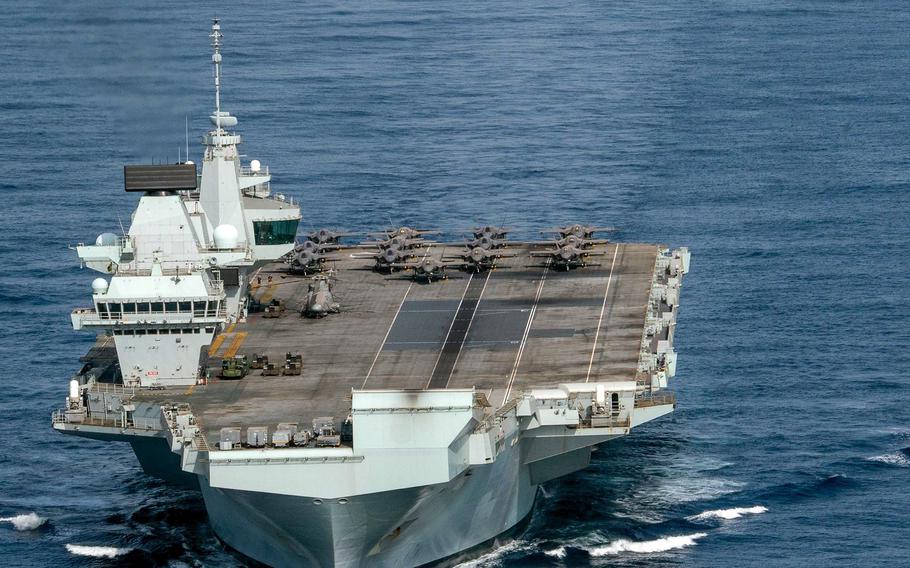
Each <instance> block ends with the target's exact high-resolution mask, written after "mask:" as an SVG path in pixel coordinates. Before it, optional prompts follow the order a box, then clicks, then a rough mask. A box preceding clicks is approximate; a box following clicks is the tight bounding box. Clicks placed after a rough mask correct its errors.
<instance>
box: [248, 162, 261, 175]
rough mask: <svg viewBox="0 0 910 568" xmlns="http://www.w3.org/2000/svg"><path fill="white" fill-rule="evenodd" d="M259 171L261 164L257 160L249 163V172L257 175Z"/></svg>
mask: <svg viewBox="0 0 910 568" xmlns="http://www.w3.org/2000/svg"><path fill="white" fill-rule="evenodd" d="M260 169H262V164H261V163H260V162H259V160H253V161H252V162H250V171H251V172H254V173H258V172H259V170H260Z"/></svg>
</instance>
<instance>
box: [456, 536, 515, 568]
mask: <svg viewBox="0 0 910 568" xmlns="http://www.w3.org/2000/svg"><path fill="white" fill-rule="evenodd" d="M532 548H533V545H532V544H530V543H528V542H527V541H523V540H512V541H509V542H507V543H505V544H504V545H502V546H500V547H498V548H495V549H493V550H491V551H489V552H487V553H486V554H484V555H482V556H478V557H477V558H473V559H471V560H468V561H465V562H462V563H460V564H457V565H456V566H455V568H480V567H481V566H488V565H491V564H494V563H497V562H498V561H499V560H501V559H502V558H503V557H504V556H506V555H508V554H511V553H513V552H521V551H524V550H530V549H532Z"/></svg>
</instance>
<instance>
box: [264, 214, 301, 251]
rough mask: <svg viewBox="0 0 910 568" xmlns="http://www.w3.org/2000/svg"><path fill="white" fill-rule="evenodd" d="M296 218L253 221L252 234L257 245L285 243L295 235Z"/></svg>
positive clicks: (288, 242)
mask: <svg viewBox="0 0 910 568" xmlns="http://www.w3.org/2000/svg"><path fill="white" fill-rule="evenodd" d="M298 223H299V221H298V220H297V219H291V220H290V221H253V236H254V237H255V239H256V244H257V245H286V244H290V243H293V242H294V237H296V236H297V224H298Z"/></svg>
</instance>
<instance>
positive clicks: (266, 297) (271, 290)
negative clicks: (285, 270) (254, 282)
mask: <svg viewBox="0 0 910 568" xmlns="http://www.w3.org/2000/svg"><path fill="white" fill-rule="evenodd" d="M275 284H276V283H275V282H272V283H271V284H269V287H268V289H267V290H266V291H265V292H263V294H262V297H261V298H259V303H260V304H267V303H269V302H270V301H272V296H274V295H275Z"/></svg>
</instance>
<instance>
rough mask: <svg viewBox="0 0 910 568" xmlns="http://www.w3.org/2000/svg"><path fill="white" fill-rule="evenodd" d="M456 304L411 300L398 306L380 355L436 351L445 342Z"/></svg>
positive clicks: (441, 301)
mask: <svg viewBox="0 0 910 568" xmlns="http://www.w3.org/2000/svg"><path fill="white" fill-rule="evenodd" d="M457 308H458V301H457V300H413V301H407V302H405V303H404V305H403V306H401V312H399V314H398V317H397V318H396V319H395V325H393V326H392V331H391V332H390V333H389V337H388V339H387V340H386V343H385V346H384V347H383V351H400V350H404V349H427V350H437V349H439V348H440V347H441V346H442V343H443V342H444V341H445V339H446V333H447V332H448V331H449V326H450V325H451V323H452V317H453V316H454V315H455V310H456V309H457Z"/></svg>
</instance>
